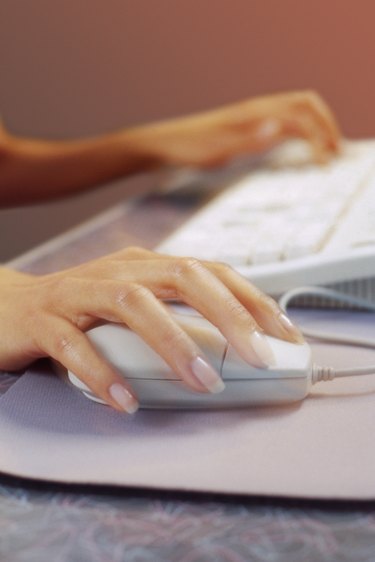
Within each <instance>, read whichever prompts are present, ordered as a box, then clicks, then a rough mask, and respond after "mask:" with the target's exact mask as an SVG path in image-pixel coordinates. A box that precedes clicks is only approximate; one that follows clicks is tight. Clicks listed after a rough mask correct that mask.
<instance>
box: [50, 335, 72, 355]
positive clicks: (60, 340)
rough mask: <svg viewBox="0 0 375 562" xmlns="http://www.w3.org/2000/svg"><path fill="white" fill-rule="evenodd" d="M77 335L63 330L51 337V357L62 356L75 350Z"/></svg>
mask: <svg viewBox="0 0 375 562" xmlns="http://www.w3.org/2000/svg"><path fill="white" fill-rule="evenodd" d="M78 342H79V337H78V336H77V334H74V333H73V332H65V333H59V334H56V335H55V336H54V337H53V339H52V353H51V355H52V356H53V357H62V356H67V355H71V354H72V353H73V352H74V350H76V348H77V346H78Z"/></svg>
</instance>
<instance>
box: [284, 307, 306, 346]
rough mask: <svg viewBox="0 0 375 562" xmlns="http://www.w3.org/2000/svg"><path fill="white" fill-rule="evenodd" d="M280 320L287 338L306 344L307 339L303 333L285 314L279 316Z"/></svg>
mask: <svg viewBox="0 0 375 562" xmlns="http://www.w3.org/2000/svg"><path fill="white" fill-rule="evenodd" d="M278 320H279V323H280V324H281V327H282V329H283V331H284V332H285V333H286V335H287V336H289V337H291V338H292V339H293V341H294V342H296V343H304V341H305V338H304V337H303V334H302V332H301V331H300V330H299V329H298V328H297V326H295V325H294V324H293V323H292V322H291V321H290V319H289V318H288V317H287V315H286V314H284V312H281V313H280V314H279V317H278Z"/></svg>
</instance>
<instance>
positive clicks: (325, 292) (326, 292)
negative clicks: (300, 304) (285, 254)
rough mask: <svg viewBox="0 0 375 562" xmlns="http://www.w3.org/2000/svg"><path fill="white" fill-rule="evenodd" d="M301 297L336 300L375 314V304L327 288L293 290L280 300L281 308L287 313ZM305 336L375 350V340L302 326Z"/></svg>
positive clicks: (299, 288)
mask: <svg viewBox="0 0 375 562" xmlns="http://www.w3.org/2000/svg"><path fill="white" fill-rule="evenodd" d="M301 296H314V297H316V296H318V297H323V298H327V299H330V300H334V301H336V302H338V303H345V304H349V305H350V306H354V307H356V308H358V309H362V310H369V311H372V312H375V303H373V302H371V301H368V300H366V299H362V298H360V297H354V296H352V295H346V294H344V293H339V292H338V291H334V290H332V289H327V288H325V287H308V286H306V287H298V288H297V289H291V290H290V291H288V292H286V293H285V294H284V295H282V297H281V298H280V300H279V304H280V306H281V308H282V309H283V310H285V311H287V308H288V306H289V304H290V303H291V302H292V301H293V300H294V299H296V298H298V297H301ZM300 329H301V330H302V332H303V334H304V335H305V336H307V337H309V338H313V339H316V340H320V341H326V342H329V343H342V344H345V345H354V346H358V347H369V348H375V340H374V339H373V338H372V339H367V338H357V337H354V336H345V335H343V334H341V335H338V334H333V333H330V332H324V331H322V330H310V329H307V328H303V327H301V326H300Z"/></svg>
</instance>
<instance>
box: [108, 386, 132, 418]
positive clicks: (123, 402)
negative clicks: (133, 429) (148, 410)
mask: <svg viewBox="0 0 375 562" xmlns="http://www.w3.org/2000/svg"><path fill="white" fill-rule="evenodd" d="M109 394H110V395H111V396H112V398H113V400H114V401H115V402H117V404H118V405H119V406H120V408H122V409H123V410H124V411H125V412H127V413H128V414H134V412H136V411H137V410H138V408H139V404H138V401H137V400H136V399H135V398H134V396H133V395H132V394H131V393H130V392H129V390H128V389H127V388H125V387H124V386H122V384H119V383H117V382H116V383H114V384H112V385H111V386H110V387H109Z"/></svg>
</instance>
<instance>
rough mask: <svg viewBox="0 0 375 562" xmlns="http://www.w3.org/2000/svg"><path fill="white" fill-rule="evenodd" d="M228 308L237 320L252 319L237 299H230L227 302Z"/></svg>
mask: <svg viewBox="0 0 375 562" xmlns="http://www.w3.org/2000/svg"><path fill="white" fill-rule="evenodd" d="M227 307H228V310H229V312H230V313H231V314H232V316H234V317H235V318H236V319H237V320H241V321H249V320H250V319H251V316H250V314H249V312H248V311H247V310H246V308H245V307H244V306H243V305H242V304H241V303H240V302H239V301H238V300H237V299H235V298H231V299H229V300H228V301H227Z"/></svg>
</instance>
